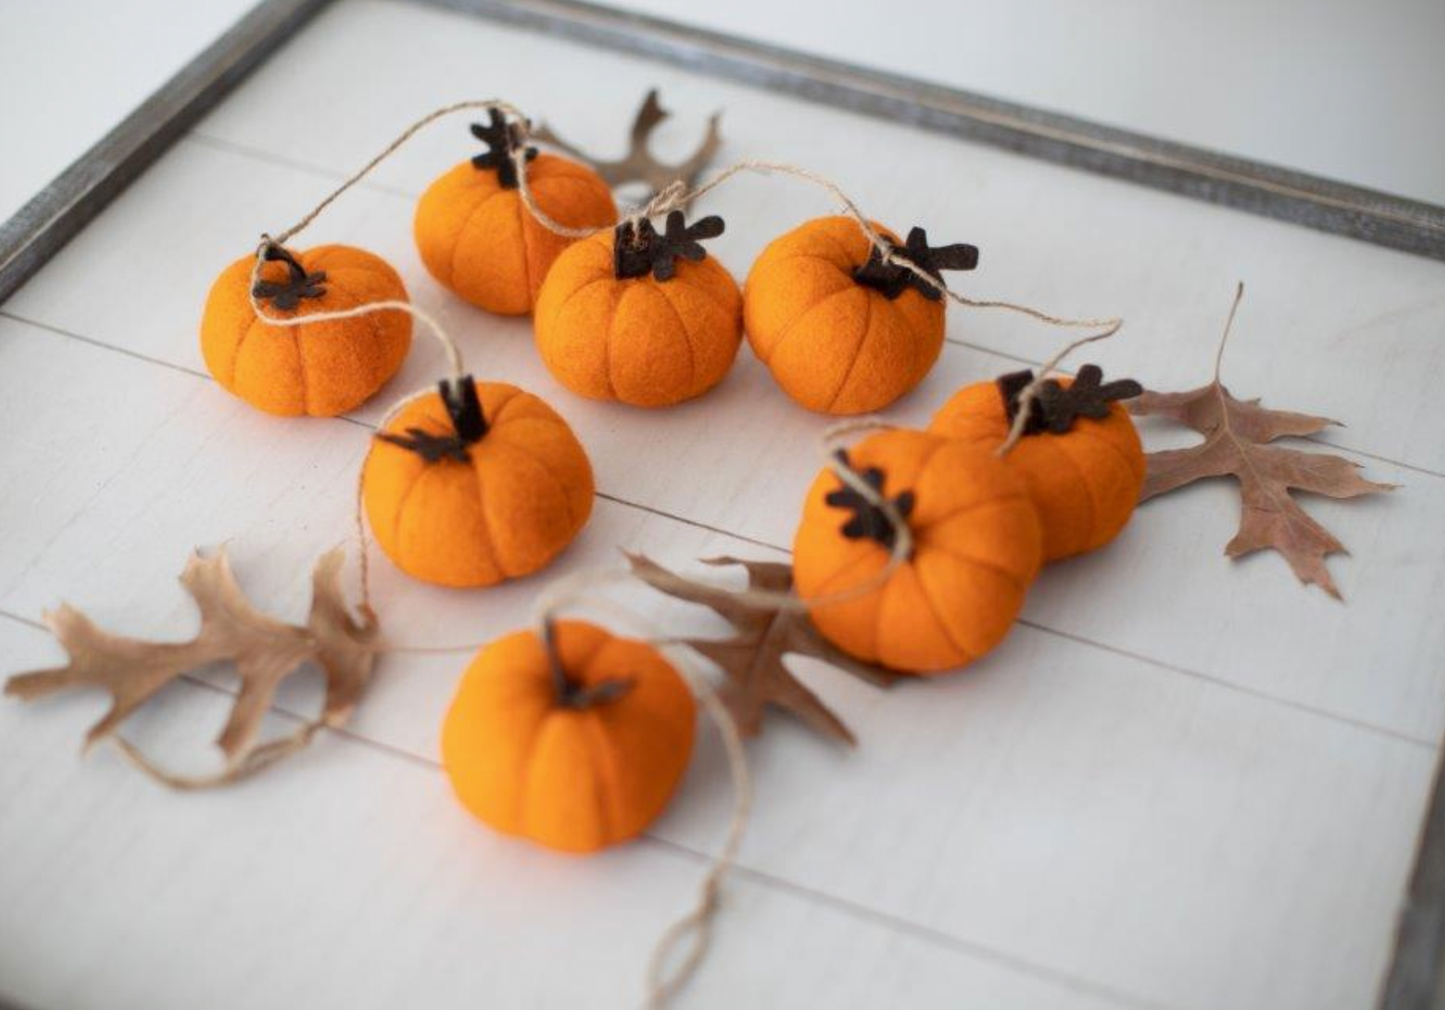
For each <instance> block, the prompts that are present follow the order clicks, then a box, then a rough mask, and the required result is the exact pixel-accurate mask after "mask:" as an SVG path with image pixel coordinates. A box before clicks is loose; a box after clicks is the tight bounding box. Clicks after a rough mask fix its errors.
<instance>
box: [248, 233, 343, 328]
mask: <svg viewBox="0 0 1445 1010" xmlns="http://www.w3.org/2000/svg"><path fill="white" fill-rule="evenodd" d="M261 256H262V258H263V259H265V260H266V261H267V262H268V263H284V264H285V265H286V272H287V277H286V279H285V280H284V281H263V280H258V281H257V282H256V286H255V287H253V288H252V289H251V294H253V295H255V296H256V297H257V298H260V299H262V300H265V301H269V302H270V303H271V307H272V308H276V309H281V310H283V311H286V312H289V311H291V310H292V309H294V308H296V306H298V305H300V304H301V299H303V298H320V297H322V296H323V295H325V294H326V288H324V287H322V285H323V284H324V283H325V281H326V271H324V270H313V271H310V272H308V271H307V269H306V268H305V267H304V266H302V265H301V261H300V260H298V259H297V258H296V257H295V256H293V255H292V254H291V253H290V252H288V251H287V250H286V249H284V248H282V247H281V246H280V245H277V244H276V243H275V242H271V241H269V240H268V241H267V243H266V251H265V252H263V253H262V254H261Z"/></svg>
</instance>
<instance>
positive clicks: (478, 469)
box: [362, 379, 594, 586]
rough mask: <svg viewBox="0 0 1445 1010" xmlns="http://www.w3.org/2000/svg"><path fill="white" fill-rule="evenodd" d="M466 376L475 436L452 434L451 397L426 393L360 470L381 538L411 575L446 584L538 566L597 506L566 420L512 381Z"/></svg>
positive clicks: (392, 424) (483, 580)
mask: <svg viewBox="0 0 1445 1010" xmlns="http://www.w3.org/2000/svg"><path fill="white" fill-rule="evenodd" d="M467 382H468V383H469V384H471V385H472V388H473V389H475V391H476V400H477V402H478V404H479V406H480V413H481V417H482V418H483V419H484V431H483V433H482V434H481V435H480V436H479V437H477V438H475V439H474V440H470V441H468V440H465V439H460V438H458V433H457V430H456V424H455V423H454V418H453V417H452V416H451V415H450V413H449V410H448V406H447V404H446V403H444V401H443V400H442V397H441V396H440V395H439V394H437V393H427V394H424V395H422V396H419V397H417V398H416V399H414V400H412V401H411V402H409V403H407V404H406V405H405V406H404V407H403V408H401V410H399V411H398V412H397V413H396V415H395V416H394V417H392V418H391V420H390V421H388V422H387V424H386V426H385V428H384V431H383V433H382V434H381V435H380V436H378V438H376V439H375V440H373V442H372V446H371V450H370V451H369V452H368V453H367V457H366V463H365V466H364V468H363V470H362V501H363V504H364V505H365V508H366V516H367V519H368V520H369V521H370V523H371V529H372V532H373V533H374V534H375V536H376V542H377V543H378V544H380V545H381V549H382V550H383V551H385V552H386V555H387V557H389V558H391V560H392V561H393V562H394V563H395V564H396V566H397V567H398V568H400V569H401V570H402V571H404V572H406V573H407V574H408V575H412V576H415V577H416V578H418V579H422V580H423V581H426V582H434V583H437V584H439V585H444V586H488V585H492V584H493V583H496V582H500V581H502V580H503V579H510V578H516V577H518V576H521V575H527V574H529V573H531V572H534V571H536V570H537V569H539V568H542V567H543V566H545V565H546V564H547V563H548V562H550V561H551V560H552V559H553V558H555V557H556V556H557V555H558V554H560V553H561V552H562V550H563V548H565V547H566V546H567V545H568V544H569V543H571V542H572V539H573V538H574V537H575V536H576V535H577V533H578V532H579V531H580V530H581V529H582V527H583V526H584V525H586V523H587V518H588V516H590V515H591V513H592V500H593V491H594V487H593V480H592V465H591V464H590V463H589V462H588V460H587V453H586V452H585V451H584V450H583V448H582V445H581V443H580V442H578V441H577V437H576V436H575V435H574V434H573V433H572V429H571V428H570V427H569V426H568V425H567V422H566V421H564V420H563V419H562V418H561V416H560V415H558V414H557V412H556V411H554V410H553V409H552V408H551V407H549V406H547V404H546V403H544V402H542V401H541V400H540V399H538V398H537V397H535V396H533V395H532V394H531V393H525V392H523V391H522V390H520V389H518V388H517V387H516V386H511V385H508V384H506V383H501V382H477V383H471V380H470V379H468V380H467ZM391 440H394V441H391ZM396 443H406V444H396ZM408 445H410V446H412V448H408V447H407V446H408Z"/></svg>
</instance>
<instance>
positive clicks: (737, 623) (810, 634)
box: [627, 554, 899, 746]
mask: <svg viewBox="0 0 1445 1010" xmlns="http://www.w3.org/2000/svg"><path fill="white" fill-rule="evenodd" d="M627 560H628V562H629V564H630V565H631V566H632V573H633V574H634V575H636V576H637V577H638V578H639V579H641V580H642V581H643V582H646V583H647V584H648V585H650V586H652V588H654V589H656V590H658V591H659V592H663V593H666V594H667V595H669V596H673V597H676V598H677V599H680V600H686V601H687V602H689V603H696V604H699V605H701V606H704V607H707V608H709V609H710V610H712V611H714V612H715V613H717V614H718V615H719V616H721V617H722V618H723V619H724V620H726V621H727V622H728V623H729V624H731V625H732V626H733V628H734V629H736V631H737V633H736V634H735V635H734V636H733V637H731V638H722V639H712V638H688V639H684V640H683V642H682V644H684V645H686V646H688V647H689V648H691V649H694V650H695V651H697V652H699V653H701V654H702V655H703V656H705V657H707V658H708V659H710V660H712V661H713V662H714V663H716V664H717V665H718V666H719V667H721V668H722V670H723V672H724V673H725V674H726V675H727V683H726V684H724V685H723V687H722V689H721V690H720V691H719V692H718V696H719V697H720V698H721V699H722V702H723V704H725V705H726V706H727V708H728V711H729V712H731V713H732V717H733V719H734V720H735V721H736V722H737V726H738V730H739V732H741V733H742V734H743V735H744V736H757V734H758V733H759V732H760V731H761V729H762V721H763V713H764V711H765V710H766V708H767V707H768V706H773V707H775V708H780V709H783V710H785V711H788V712H791V713H792V714H793V715H794V716H796V717H798V718H799V719H801V720H802V721H803V722H804V723H805V724H806V725H808V726H809V727H810V728H812V729H813V730H814V731H816V732H818V733H821V734H822V735H823V736H826V737H830V738H832V739H834V740H837V741H840V742H842V743H846V744H848V745H849V746H855V745H856V744H857V739H856V738H855V737H854V736H853V733H852V731H851V730H849V729H848V727H847V726H846V725H844V723H843V721H842V720H841V719H839V718H838V717H837V716H836V715H834V714H833V712H832V710H830V709H829V708H828V706H827V705H825V704H823V702H822V701H821V700H820V699H819V698H818V696H817V695H816V694H814V693H813V692H812V691H810V690H808V688H807V687H806V686H804V685H803V683H802V681H800V680H798V678H797V677H795V676H793V674H792V673H790V672H789V670H788V668H787V666H786V665H784V663H783V657H784V656H786V655H788V654H790V653H791V654H795V655H799V656H810V657H812V658H814V659H821V660H822V661H823V662H825V663H829V664H831V665H833V666H835V667H838V668H839V669H841V670H844V671H846V672H848V673H851V674H853V675H855V676H857V677H860V678H862V679H863V680H866V681H868V682H870V683H872V684H876V685H878V686H880V687H887V686H889V685H890V684H892V683H893V682H894V681H896V680H897V679H898V676H899V675H898V674H895V673H893V672H891V671H888V670H883V669H881V668H879V667H875V666H869V665H868V664H867V663H860V662H859V661H858V660H856V659H854V658H852V657H851V656H849V655H847V654H846V653H844V652H842V651H841V650H840V649H838V648H836V647H834V646H833V645H832V644H830V643H829V642H828V641H827V640H825V639H824V638H823V637H822V636H821V635H819V634H818V632H817V631H816V630H814V628H813V625H812V622H810V621H809V620H808V616H807V614H806V612H804V611H801V610H797V611H794V610H787V609H784V608H774V607H763V606H759V605H758V604H757V603H752V602H747V603H745V602H743V601H741V600H739V599H738V594H737V593H734V592H731V591H729V590H727V589H721V588H719V587H717V586H712V585H708V584H707V583H703V582H694V581H692V580H690V579H685V578H683V577H682V576H680V575H677V574H674V573H673V572H670V571H668V570H667V569H666V568H663V567H662V566H661V565H659V564H657V563H656V562H654V561H652V560H650V559H649V558H647V557H645V556H644V555H641V554H628V555H627ZM702 561H703V564H707V565H718V566H722V565H737V566H741V567H742V568H743V569H745V570H746V571H747V573H748V588H749V589H750V590H758V591H762V592H768V593H787V592H789V591H790V590H791V589H792V588H793V572H792V569H791V568H790V567H789V566H787V565H785V564H780V563H778V562H773V561H749V560H746V559H742V558H732V557H720V558H704V559H702Z"/></svg>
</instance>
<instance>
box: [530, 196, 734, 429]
mask: <svg viewBox="0 0 1445 1010" xmlns="http://www.w3.org/2000/svg"><path fill="white" fill-rule="evenodd" d="M722 230H723V220H722V218H720V217H707V218H703V219H702V220H701V221H698V222H697V223H696V224H694V225H691V226H687V225H686V224H685V223H684V219H683V214H682V211H673V212H672V213H671V214H669V215H668V218H667V226H666V232H665V233H664V234H662V235H659V234H658V233H657V231H656V230H655V229H654V228H653V226H652V222H650V221H648V220H646V219H644V220H641V221H639V222H637V225H636V227H635V228H633V227H630V226H628V225H626V224H622V225H618V227H617V228H615V229H614V230H613V231H611V232H603V233H601V234H598V235H594V236H592V237H591V238H589V239H584V240H583V241H581V242H578V243H576V244H575V245H573V246H572V247H571V248H570V249H568V250H567V251H566V252H564V253H563V254H562V255H561V256H559V257H558V258H557V262H556V263H555V264H554V265H553V267H552V271H551V273H549V274H548V275H547V281H546V283H545V284H543V285H542V293H541V296H540V297H539V298H538V299H537V316H536V331H537V350H538V351H539V352H541V355H542V360H543V361H544V362H545V363H546V365H547V368H548V369H549V370H550V371H551V373H552V374H553V375H554V376H555V377H556V378H557V381H558V382H560V383H562V385H564V386H566V387H567V388H568V389H570V390H572V392H574V393H578V394H580V395H582V396H590V397H592V398H593V399H598V400H620V401H622V402H623V403H630V404H633V405H634V406H638V407H666V406H670V405H672V404H674V403H679V402H681V401H683V400H689V399H692V398H693V397H695V396H700V395H701V394H703V393H705V392H706V391H707V390H709V389H711V388H712V387H713V386H715V385H717V383H719V382H720V381H722V378H723V376H725V375H727V372H728V369H729V368H731V367H732V363H733V359H734V358H735V357H736V356H737V351H738V345H739V344H741V343H742V294H741V293H740V292H739V291H738V285H737V282H736V281H734V280H733V278H732V275H731V274H730V273H728V271H727V268H726V267H724V266H722V264H720V263H718V261H717V260H716V259H714V258H713V257H711V256H708V255H707V253H706V252H705V251H704V250H703V247H702V245H701V244H700V243H699V241H698V240H699V239H702V238H712V237H714V236H716V235H720V234H722ZM623 232H626V234H622V233H623ZM679 259H681V262H678V260H679Z"/></svg>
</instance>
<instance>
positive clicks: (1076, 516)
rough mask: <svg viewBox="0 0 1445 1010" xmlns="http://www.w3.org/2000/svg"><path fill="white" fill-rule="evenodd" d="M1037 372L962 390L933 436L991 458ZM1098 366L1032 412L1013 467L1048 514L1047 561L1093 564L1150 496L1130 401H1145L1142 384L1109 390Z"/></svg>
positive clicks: (1042, 518)
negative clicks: (1090, 558) (1091, 558)
mask: <svg viewBox="0 0 1445 1010" xmlns="http://www.w3.org/2000/svg"><path fill="white" fill-rule="evenodd" d="M1033 377H1034V376H1033V373H1032V372H1027V371H1025V372H1014V373H1011V374H1009V375H1005V376H1002V377H1001V378H999V379H998V380H997V381H996V382H979V383H975V384H974V385H971V386H965V387H964V388H962V389H960V390H959V391H958V392H957V393H955V394H954V395H953V397H952V398H951V399H950V400H949V401H948V402H947V403H945V404H944V405H943V406H942V407H941V408H939V411H938V413H936V414H934V415H933V421H932V422H931V423H930V424H929V426H928V430H929V431H931V432H933V433H934V434H936V435H943V436H946V437H948V438H955V439H960V440H962V441H965V442H968V443H970V444H972V445H977V446H980V447H982V448H985V449H997V448H998V447H999V446H1000V445H1002V444H1003V442H1004V440H1005V439H1006V438H1007V437H1008V433H1009V429H1010V428H1011V427H1012V425H1013V422H1014V418H1015V416H1016V415H1017V413H1018V396H1019V393H1020V392H1021V391H1022V390H1023V388H1024V387H1025V386H1027V385H1028V384H1029V383H1030V382H1031V381H1033ZM1102 378H1103V372H1102V371H1101V370H1100V369H1099V367H1098V366H1097V365H1085V366H1084V367H1083V368H1081V369H1079V375H1078V378H1077V379H1070V378H1060V379H1049V380H1047V381H1045V382H1044V383H1043V384H1042V385H1041V386H1040V387H1039V392H1038V394H1037V396H1036V397H1035V399H1034V402H1033V406H1032V407H1031V408H1030V411H1029V417H1028V420H1027V422H1026V425H1025V427H1024V433H1023V436H1022V437H1021V438H1020V439H1019V441H1018V443H1017V444H1016V445H1014V447H1013V448H1012V449H1010V450H1009V452H1008V454H1007V455H1006V456H1005V457H1004V459H1005V461H1006V462H1007V463H1008V464H1009V466H1011V467H1013V469H1014V470H1016V471H1017V472H1018V474H1019V475H1020V476H1021V477H1022V478H1023V481H1024V486H1025V487H1026V488H1027V489H1028V493H1029V498H1030V500H1031V501H1033V503H1034V508H1035V509H1037V510H1038V513H1039V522H1040V524H1041V526H1042V528H1043V534H1044V560H1045V561H1058V560H1060V559H1061V558H1067V557H1071V556H1073V555H1075V554H1083V553H1084V552H1086V551H1092V550H1094V549H1096V548H1098V547H1102V546H1103V545H1104V544H1107V543H1108V542H1109V541H1110V540H1113V539H1114V538H1115V537H1116V536H1118V535H1119V531H1120V530H1122V529H1123V528H1124V526H1125V524H1127V523H1128V521H1129V517H1130V516H1132V515H1133V514H1134V506H1135V505H1136V504H1138V501H1139V491H1140V489H1141V488H1142V487H1143V486H1144V469H1145V465H1144V448H1143V446H1142V445H1140V443H1139V433H1138V432H1137V431H1136V430H1135V429H1134V421H1133V419H1132V418H1131V417H1130V416H1129V412H1128V411H1127V410H1125V409H1124V407H1123V405H1122V404H1121V403H1120V402H1119V401H1120V400H1125V399H1129V398H1130V397H1134V396H1138V395H1139V393H1140V392H1142V388H1141V387H1140V385H1139V384H1138V383H1137V382H1134V381H1133V380H1132V379H1120V380H1115V381H1113V382H1102V381H1101V380H1102Z"/></svg>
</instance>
